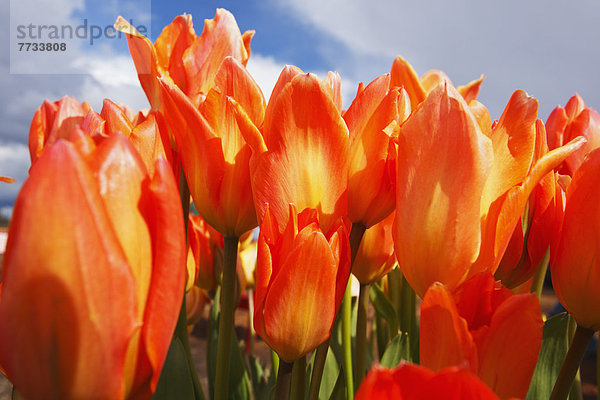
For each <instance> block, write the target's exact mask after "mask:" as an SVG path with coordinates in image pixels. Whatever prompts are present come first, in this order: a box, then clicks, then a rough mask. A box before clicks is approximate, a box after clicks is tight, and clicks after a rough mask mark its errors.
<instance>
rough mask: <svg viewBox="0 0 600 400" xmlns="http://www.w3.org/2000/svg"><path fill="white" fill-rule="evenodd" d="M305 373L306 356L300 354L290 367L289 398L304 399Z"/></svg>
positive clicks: (292, 399)
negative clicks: (290, 387)
mask: <svg viewBox="0 0 600 400" xmlns="http://www.w3.org/2000/svg"><path fill="white" fill-rule="evenodd" d="M305 375H306V356H302V357H300V358H299V359H297V360H296V361H294V366H293V368H292V390H291V394H290V400H304V388H305V384H306V382H305Z"/></svg>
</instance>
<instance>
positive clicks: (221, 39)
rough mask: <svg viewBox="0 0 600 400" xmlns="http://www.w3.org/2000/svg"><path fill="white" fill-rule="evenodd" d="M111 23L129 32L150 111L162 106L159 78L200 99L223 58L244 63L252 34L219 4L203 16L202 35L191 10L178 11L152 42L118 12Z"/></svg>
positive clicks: (246, 59) (128, 41)
mask: <svg viewBox="0 0 600 400" xmlns="http://www.w3.org/2000/svg"><path fill="white" fill-rule="evenodd" d="M115 28H116V29H118V30H120V31H122V32H125V33H127V43H128V44H129V51H130V53H131V57H132V58H133V62H134V64H135V67H136V69H137V72H138V77H139V79H140V83H141V84H142V88H143V89H144V92H145V93H146V96H147V97H148V101H149V102H150V104H151V105H152V109H153V110H160V109H161V95H160V85H159V82H158V78H163V79H165V80H167V81H168V82H171V83H173V84H174V85H176V86H177V87H179V88H180V89H181V90H182V91H183V92H184V93H185V94H186V95H187V96H189V97H190V98H191V99H200V98H201V94H206V93H208V91H209V90H210V89H211V88H212V87H213V86H214V79H215V76H216V74H217V71H218V69H219V68H220V65H221V63H222V62H223V60H224V59H225V58H226V57H229V56H230V57H233V58H235V59H236V60H237V61H239V62H240V63H242V64H243V65H244V66H245V65H246V63H247V62H248V58H249V57H250V41H251V40H252V36H254V31H247V32H245V33H244V34H243V35H242V34H241V33H240V30H239V28H238V26H237V23H236V21H235V18H234V17H233V15H232V14H231V13H230V12H229V11H227V10H224V9H222V8H218V9H217V12H216V14H215V18H213V19H207V20H204V30H203V31H202V34H201V35H200V36H196V33H195V31H194V26H193V23H192V16H191V15H179V16H177V17H176V18H175V19H174V20H173V22H172V23H171V24H170V25H167V26H166V27H165V28H164V29H163V31H162V33H161V34H160V35H159V37H158V38H157V39H156V42H155V43H154V44H152V42H150V40H148V38H146V37H145V36H143V35H141V34H140V33H139V32H137V31H136V29H135V28H134V27H133V26H131V25H130V24H129V23H128V22H127V21H126V20H125V19H124V18H122V17H119V18H118V19H117V21H116V22H115ZM194 103H195V104H196V105H198V102H196V101H194Z"/></svg>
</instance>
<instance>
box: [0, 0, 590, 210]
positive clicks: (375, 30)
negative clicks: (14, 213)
mask: <svg viewBox="0 0 600 400" xmlns="http://www.w3.org/2000/svg"><path fill="white" fill-rule="evenodd" d="M100 4H101V5H100ZM217 7H222V8H226V9H228V10H230V11H231V12H232V13H233V14H234V15H235V17H236V19H237V21H238V24H239V26H240V29H241V30H242V31H245V30H249V29H254V30H256V35H255V36H254V39H253V40H252V56H251V58H250V62H249V64H248V68H249V69H250V72H251V73H252V74H253V75H254V76H255V79H256V80H257V81H258V82H259V84H260V85H261V87H262V88H263V91H264V92H265V95H266V96H267V97H268V95H269V94H270V91H271V88H272V86H273V84H274V82H275V80H276V79H277V75H278V74H279V71H281V69H282V68H283V66H284V65H285V64H294V65H297V66H299V67H300V68H302V69H303V70H304V71H307V72H308V71H310V72H315V73H317V74H318V75H321V76H323V74H325V73H326V72H327V71H328V70H335V71H338V72H339V73H340V75H341V76H342V82H343V83H342V85H343V87H342V91H343V94H344V106H345V107H347V106H348V105H349V103H350V101H351V100H352V96H353V94H354V92H355V90H356V85H357V83H358V82H359V81H364V82H365V83H366V82H369V81H371V80H372V79H374V78H375V77H377V76H378V75H380V74H383V73H386V72H388V71H389V69H390V66H391V64H392V61H393V59H394V57H395V56H396V55H402V56H403V57H404V58H406V59H407V60H408V61H409V62H410V63H411V64H412V65H413V67H414V68H415V70H416V71H417V72H418V73H419V74H420V75H421V74H423V73H425V72H426V71H428V70H429V69H441V70H443V71H445V72H446V73H447V74H448V75H449V76H450V78H451V79H452V81H453V82H454V83H455V84H457V85H459V84H464V83H466V82H468V81H470V80H472V79H475V78H477V77H479V76H480V75H481V74H485V75H486V80H485V81H484V84H483V87H482V90H481V92H480V100H481V101H482V102H483V103H484V104H485V105H487V106H488V108H489V109H490V113H491V114H492V117H493V118H498V117H499V116H500V114H501V112H502V109H503V107H504V105H505V103H506V101H507V100H508V98H509V97H510V95H511V93H512V92H513V91H514V90H516V89H519V88H521V89H524V90H526V91H527V92H528V93H529V94H531V95H533V96H535V97H537V98H538V99H539V101H540V112H539V117H540V118H542V119H543V120H546V118H547V116H548V114H549V113H550V111H551V110H552V109H553V108H554V107H555V106H556V105H558V104H564V103H565V102H566V101H567V100H568V98H569V97H570V96H571V95H573V94H574V93H576V92H577V93H579V94H580V95H581V96H582V97H583V98H584V100H585V102H586V104H587V105H589V106H591V107H593V108H596V109H599V108H600V73H599V68H598V66H599V65H600V52H599V51H598V43H600V2H598V1H596V0H578V1H572V2H566V1H563V0H560V1H559V0H528V1H520V0H519V1H517V0H506V1H502V2H483V1H466V0H462V1H452V2H451V1H447V0H435V1H419V2H417V1H412V2H408V1H403V0H402V1H399V0H381V1H378V0H354V1H348V0H345V1H342V0H265V1H261V2H249V1H245V0H238V1H208V0H203V1H192V0H171V1H167V0H153V1H151V0H143V1H139V0H137V1H133V0H109V1H105V2H94V1H91V0H10V7H9V2H3V4H2V6H0V18H1V22H2V23H1V24H0V35H2V37H4V38H7V37H10V38H11V41H8V40H4V41H2V44H0V46H1V47H2V51H1V52H0V87H1V88H2V90H0V101H1V104H2V107H0V119H1V121H2V124H0V175H8V176H12V177H14V178H15V179H17V180H18V181H19V182H18V183H16V184H12V185H2V186H1V187H0V212H4V213H7V212H9V211H10V207H11V205H12V202H13V201H14V198H15V196H16V195H17V193H18V190H19V188H20V185H21V183H22V182H23V180H24V179H25V178H26V176H27V170H28V168H29V154H28V150H27V134H28V130H29V123H30V121H31V117H32V116H33V113H34V111H35V109H36V108H37V107H39V105H40V104H41V103H42V101H43V100H44V99H51V100H57V99H59V98H60V97H62V96H64V95H70V96H73V97H76V98H77V99H79V100H87V101H88V102H90V103H91V104H92V106H93V107H94V108H95V109H97V110H99V109H100V106H101V103H102V99H103V98H110V99H112V100H115V101H117V102H121V103H126V104H129V105H130V106H131V107H133V108H146V107H147V106H148V105H147V102H146V99H145V97H144V94H143V92H142V90H141V89H140V87H139V84H138V81H137V76H136V74H135V70H134V68H133V64H132V63H131V61H130V59H129V55H128V53H127V47H126V44H125V40H124V39H121V40H119V39H111V40H109V39H106V38H102V39H98V41H97V42H95V43H94V44H93V45H91V46H90V45H89V43H88V41H87V40H89V38H88V39H86V40H83V39H77V40H73V41H68V46H69V51H68V52H67V53H64V54H45V55H39V54H38V55H37V57H38V58H31V57H33V56H34V55H32V54H29V55H27V54H23V53H21V54H19V53H18V51H17V42H18V41H20V40H18V39H16V36H15V35H16V33H17V31H16V29H17V26H18V25H19V24H24V23H27V24H29V23H32V24H35V25H36V26H39V25H43V24H47V25H49V24H60V25H65V24H69V25H71V26H74V27H76V26H79V25H81V24H82V21H84V20H86V19H87V20H88V24H89V25H92V24H93V25H97V26H99V27H106V26H110V25H112V23H113V22H114V20H115V17H116V16H117V15H118V14H122V15H123V16H124V17H125V18H127V19H129V18H131V19H133V20H134V24H142V25H144V26H146V27H148V29H149V31H150V34H151V36H152V39H153V40H154V39H155V38H156V36H157V35H158V34H159V33H160V31H161V30H162V27H163V26H165V25H167V24H168V23H170V22H171V21H172V19H173V18H174V17H175V16H176V15H178V14H182V13H184V12H185V13H188V14H192V16H193V20H194V23H195V29H196V33H197V34H200V33H201V31H202V27H203V21H204V19H206V18H212V17H213V16H214V14H215V9H216V8H217ZM29 41H34V40H29ZM28 57H29V58H28ZM57 72H61V73H57ZM64 72H77V73H76V74H65V73H64Z"/></svg>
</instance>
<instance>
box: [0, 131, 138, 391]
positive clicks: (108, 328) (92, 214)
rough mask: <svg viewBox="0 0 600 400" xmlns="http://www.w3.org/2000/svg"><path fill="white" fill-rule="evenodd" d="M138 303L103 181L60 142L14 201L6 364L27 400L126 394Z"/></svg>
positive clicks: (4, 312) (2, 350) (2, 352)
mask: <svg viewBox="0 0 600 400" xmlns="http://www.w3.org/2000/svg"><path fill="white" fill-rule="evenodd" d="M58 179H60V183H59V184H57V182H58V181H57V180H58ZM40 226H43V229H41V230H40ZM135 301H136V300H135V286H134V280H133V275H132V273H131V270H130V268H129V266H128V265H127V261H126V257H125V254H124V252H123V251H122V249H121V247H120V245H119V243H118V241H117V236H116V234H115V232H114V231H113V228H112V226H111V223H110V220H109V218H108V216H107V215H106V212H105V208H104V204H103V200H102V199H101V198H100V196H99V195H98V185H97V183H96V181H95V178H94V177H93V175H92V173H91V171H90V169H89V168H88V167H87V165H86V163H85V161H84V160H83V159H82V158H81V156H80V155H79V154H78V153H77V152H76V150H74V148H73V147H72V145H71V144H69V143H67V142H64V141H59V142H57V143H56V144H55V145H53V146H51V147H49V148H47V150H46V151H45V152H44V154H42V155H41V157H40V158H39V159H38V161H37V162H36V164H34V166H33V167H32V169H31V174H30V177H29V179H28V180H27V182H25V184H24V185H23V189H22V191H21V193H20V195H19V197H18V199H17V201H16V204H15V211H14V214H13V220H12V224H11V233H10V235H9V239H8V243H7V249H6V254H5V257H4V271H3V288H2V301H0V363H1V364H2V366H3V367H4V368H5V370H6V373H7V375H8V377H9V378H10V380H11V381H12V382H13V383H14V384H15V386H16V387H17V389H18V390H19V392H20V393H21V394H22V395H23V396H24V397H26V398H48V397H51V398H87V397H89V396H90V395H91V394H93V395H94V396H96V397H98V398H123V397H124V396H125V393H123V385H122V374H123V366H124V362H125V354H126V350H127V347H128V344H129V341H130V339H131V338H132V335H133V333H134V332H135V330H136V329H138V326H139V324H141V320H138V319H137V318H136V303H135ZM136 321H137V322H136ZM90 360H95V362H94V363H93V364H90ZM98 376H101V377H102V379H98ZM34 382H35V384H34Z"/></svg>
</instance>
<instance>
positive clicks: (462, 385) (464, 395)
mask: <svg viewBox="0 0 600 400" xmlns="http://www.w3.org/2000/svg"><path fill="white" fill-rule="evenodd" d="M355 399H356V400H369V399H377V400H386V399H389V400H430V399H446V400H463V399H470V400H475V399H479V400H497V399H498V397H497V396H496V395H495V394H494V393H493V392H492V391H491V390H490V389H489V388H488V387H487V386H486V385H485V384H484V383H483V382H481V381H480V380H479V379H477V377H476V376H475V375H473V374H472V373H470V372H469V371H467V370H464V369H460V368H457V367H451V368H446V369H443V370H441V371H439V372H438V373H435V372H433V371H431V370H429V369H427V368H425V367H422V366H419V365H413V364H406V363H402V364H400V365H398V366H397V367H395V368H393V369H387V368H382V367H379V366H375V367H373V368H371V371H370V372H369V374H368V375H367V377H366V378H365V380H364V381H363V383H362V384H361V385H360V388H358V392H357V393H356V397H355Z"/></svg>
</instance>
